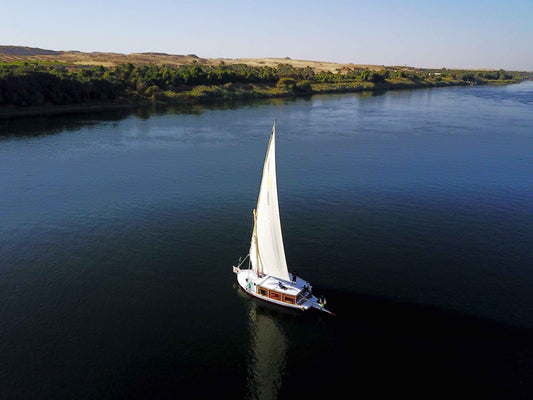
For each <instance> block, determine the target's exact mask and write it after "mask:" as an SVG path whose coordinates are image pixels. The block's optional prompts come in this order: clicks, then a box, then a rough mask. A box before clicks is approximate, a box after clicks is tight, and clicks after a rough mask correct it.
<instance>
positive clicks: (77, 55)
mask: <svg viewBox="0 0 533 400" xmlns="http://www.w3.org/2000/svg"><path fill="white" fill-rule="evenodd" d="M25 60H32V61H59V62H64V63H68V64H76V65H103V66H105V67H113V66H116V65H119V64H124V63H128V62H130V63H132V64H155V65H184V64H191V63H192V62H197V63H199V64H204V65H217V64H219V63H221V62H224V63H226V64H247V65H251V66H262V67H265V66H270V67H277V66H278V64H290V65H292V66H294V67H295V68H305V67H311V68H313V70H315V72H323V71H331V72H340V71H346V70H349V69H354V68H368V69H372V70H379V69H383V68H384V67H383V66H376V65H360V64H339V63H333V62H325V61H307V60H293V59H291V58H289V57H285V58H200V57H198V56H196V55H194V54H188V55H177V54H166V53H131V54H120V53H103V52H92V53H83V52H80V51H72V50H70V51H55V50H46V49H39V48H34V47H22V46H0V61H6V62H10V61H25Z"/></svg>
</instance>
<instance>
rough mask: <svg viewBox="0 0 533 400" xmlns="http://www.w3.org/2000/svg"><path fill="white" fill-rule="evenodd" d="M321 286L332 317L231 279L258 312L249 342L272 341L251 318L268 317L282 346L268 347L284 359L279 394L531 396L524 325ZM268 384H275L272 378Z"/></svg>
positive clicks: (531, 353)
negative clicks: (275, 300) (252, 292)
mask: <svg viewBox="0 0 533 400" xmlns="http://www.w3.org/2000/svg"><path fill="white" fill-rule="evenodd" d="M322 289H323V290H320V292H324V293H327V294H328V306H329V307H330V308H331V309H332V310H333V311H334V312H335V314H336V316H331V315H328V314H325V313H321V312H318V311H316V310H311V311H308V312H302V311H298V310H290V309H286V308H284V307H280V306H276V305H271V304H269V303H266V302H263V301H260V300H258V299H255V298H252V297H250V296H247V295H246V294H245V293H244V292H243V291H242V290H241V289H240V288H239V287H238V286H237V285H235V291H236V292H238V293H239V296H241V297H242V298H243V301H246V303H247V304H246V306H247V309H248V311H249V314H250V315H253V316H254V317H253V319H252V318H250V321H251V323H252V322H253V324H255V325H254V327H252V329H251V330H250V331H251V332H253V335H254V337H253V340H252V341H251V345H252V346H253V345H254V343H258V342H262V343H269V342H268V340H262V339H258V337H260V336H258V335H260V334H259V333H258V329H257V328H258V326H260V325H258V324H257V321H263V324H264V323H265V321H267V322H268V324H270V326H271V328H270V329H269V333H268V335H270V336H272V335H274V336H275V337H277V338H278V340H275V341H274V342H280V343H285V345H284V346H285V348H284V351H282V352H279V351H278V352H277V353H276V351H274V350H273V351H274V354H277V358H280V357H283V358H284V360H283V361H280V360H278V361H277V364H279V363H281V364H280V365H283V371H281V372H280V373H279V376H278V375H276V380H275V382H277V383H276V385H275V388H276V389H275V390H276V391H277V392H278V395H279V397H280V398H289V397H290V396H296V395H299V396H303V395H308V396H316V395H318V394H320V395H327V394H328V393H331V387H332V385H334V386H335V387H336V392H337V390H338V391H339V393H341V392H343V391H344V390H352V391H353V390H354V388H357V393H358V394H359V395H369V394H372V395H373V396H377V397H379V396H388V395H398V394H400V393H406V394H407V393H408V394H410V395H411V397H415V398H422V397H427V398H441V397H447V396H452V395H457V393H462V394H465V395H470V396H473V398H484V399H492V398H513V399H515V398H518V399H522V398H523V399H526V398H530V396H531V394H533V382H532V380H531V379H530V378H531V376H533V366H532V364H531V360H533V331H532V330H530V329H526V328H520V327H514V326H509V325H506V324H503V323H500V322H497V321H492V320H487V319H482V318H478V317H473V316H469V315H463V314H459V313H454V312H450V311H446V310H442V309H440V308H437V307H433V306H424V305H417V304H408V303H399V302H395V301H393V300H389V299H383V298H378V297H375V296H369V295H364V294H357V293H352V292H349V291H343V290H336V289H333V288H322ZM254 321H255V322H254ZM259 324H261V322H259ZM274 327H275V328H274ZM254 340H255V341H254ZM341 344H344V345H341ZM346 344H349V345H346ZM278 350H279V349H278ZM262 351H263V352H264V351H265V350H264V349H263V350H262ZM261 354H262V353H261ZM317 360H320V361H317ZM277 364H276V365H277ZM262 365H263V366H262V367H261V368H263V369H264V368H265V364H264V363H263V364H262ZM256 376H257V375H256ZM310 376H316V377H317V378H316V379H311V380H310ZM263 383H264V382H263ZM268 385H271V386H270V387H273V386H272V385H274V383H273V381H272V382H270V383H268ZM254 387H255V388H256V387H257V386H254ZM252 391H253V390H252ZM252 397H253V393H252Z"/></svg>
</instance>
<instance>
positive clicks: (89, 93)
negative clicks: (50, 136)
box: [0, 61, 533, 117]
mask: <svg viewBox="0 0 533 400" xmlns="http://www.w3.org/2000/svg"><path fill="white" fill-rule="evenodd" d="M532 78H533V74H532V73H529V72H509V71H504V70H499V71H489V70H482V71H471V70H448V69H439V70H434V69H433V70H432V69H413V68H400V67H398V68H393V67H388V68H383V69H382V70H379V71H372V70H368V69H351V70H347V71H343V72H338V73H331V72H320V73H316V72H315V71H314V70H313V69H312V68H310V67H306V68H294V67H293V66H291V65H288V64H279V65H278V66H277V68H272V67H266V66H265V67H253V66H249V65H245V64H234V65H226V64H224V63H221V64H219V65H217V66H205V65H199V64H195V63H193V64H189V65H181V66H157V65H133V64H131V63H127V64H123V65H119V66H117V67H110V68H106V67H103V66H79V65H67V64H64V63H60V62H32V61H17V62H12V63H0V116H1V117H10V116H17V115H36V114H43V113H44V114H49V113H61V112H69V111H84V110H94V109H98V108H109V107H121V106H131V105H139V104H143V103H149V102H159V103H187V102H189V103H202V102H213V101H221V100H238V99H248V98H269V97H286V96H308V95H312V94H317V93H335V92H356V91H372V90H388V89H404V88H420V87H438V86H452V85H473V84H507V83H514V82H520V81H522V80H525V79H532Z"/></svg>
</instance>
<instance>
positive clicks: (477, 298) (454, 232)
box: [0, 82, 533, 399]
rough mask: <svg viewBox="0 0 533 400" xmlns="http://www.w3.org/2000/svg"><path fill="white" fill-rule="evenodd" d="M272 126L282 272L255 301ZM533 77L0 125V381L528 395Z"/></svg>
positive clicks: (267, 391) (77, 389)
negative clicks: (296, 286) (316, 304)
mask: <svg viewBox="0 0 533 400" xmlns="http://www.w3.org/2000/svg"><path fill="white" fill-rule="evenodd" d="M275 118H277V120H278V131H277V133H278V135H277V142H278V143H277V144H278V146H277V156H278V180H279V182H278V184H279V193H280V207H281V216H282V225H283V230H284V240H285V248H286V253H287V258H288V263H289V268H290V269H294V270H296V271H298V273H299V275H301V276H302V277H304V278H305V279H307V280H310V281H311V282H312V284H313V285H314V288H315V289H314V290H315V292H316V293H317V294H325V295H326V297H327V298H328V308H330V309H331V310H333V311H334V312H335V313H336V314H337V316H336V317H334V318H331V317H329V316H326V315H321V314H318V313H312V312H310V313H306V314H303V313H292V312H286V311H284V310H280V309H277V308H272V307H271V306H268V305H264V304H261V303H258V302H257V301H256V300H254V299H252V298H248V297H246V296H245V295H244V294H243V293H241V291H240V290H239V289H238V288H237V285H236V281H235V276H234V275H233V274H232V272H231V265H232V264H233V263H235V262H236V260H237V259H238V257H239V256H241V255H244V254H245V253H246V252H247V247H248V244H249V238H250V234H251V225H252V216H251V210H252V208H253V207H254V206H255V202H256V196H257V192H258V188H259V179H260V175H261V169H262V164H263V160H264V155H265V151H266V147H267V144H268V136H269V133H270V129H271V127H272V123H273V121H274V119H275ZM532 127H533V82H526V83H523V84H520V85H513V86H506V87H469V88H442V89H430V90H414V91H394V92H386V93H382V94H378V95H368V94H365V95H358V94H346V95H338V96H337V95H332V96H316V97H313V98H311V99H299V100H294V101H292V100H275V101H268V102H257V103H250V104H230V105H224V106H223V107H190V108H187V109H184V108H179V107H176V108H167V109H151V110H146V109H140V110H136V111H134V112H113V113H102V114H94V115H84V116H68V117H48V118H45V117H43V118H35V119H26V120H23V119H17V120H10V121H0V130H1V136H0V398H7V399H11V398H13V399H15V398H16V399H35V398H39V399H100V398H102V399H103V398H105V399H130V398H139V399H151V398H155V399H166V398H179V397H182V396H188V397H194V398H211V397H215V396H218V397H220V396H222V397H224V398H226V397H229V396H234V397H235V398H289V397H291V396H294V397H296V396H305V395H311V396H313V397H317V396H318V395H320V396H329V397H328V398H331V397H334V396H336V395H337V394H339V393H344V391H346V390H348V391H349V393H350V395H352V396H353V397H369V396H370V397H371V398H379V397H384V396H388V397H391V396H395V397H396V396H400V395H402V396H409V397H419V398H422V397H423V398H435V397H440V396H443V397H449V396H454V397H457V396H458V395H462V396H465V395H466V396H470V397H471V398H484V399H487V398H500V399H501V398H506V399H514V398H517V399H529V398H531V396H533V379H532V376H533V317H532V315H533V291H532V288H533V128H532Z"/></svg>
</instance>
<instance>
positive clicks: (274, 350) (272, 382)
mask: <svg viewBox="0 0 533 400" xmlns="http://www.w3.org/2000/svg"><path fill="white" fill-rule="evenodd" d="M248 323H249V331H250V356H249V367H248V373H249V376H248V390H249V396H250V398H252V399H261V400H266V399H276V398H277V397H278V393H279V390H280V389H281V386H282V382H283V376H284V372H285V366H286V356H287V343H288V340H287V337H286V335H285V332H284V331H283V329H282V327H281V326H279V324H278V323H277V322H276V320H275V319H274V317H273V316H272V315H269V313H268V310H267V309H264V308H262V307H261V306H260V305H258V304H257V302H256V301H250V302H249V310H248Z"/></svg>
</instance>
